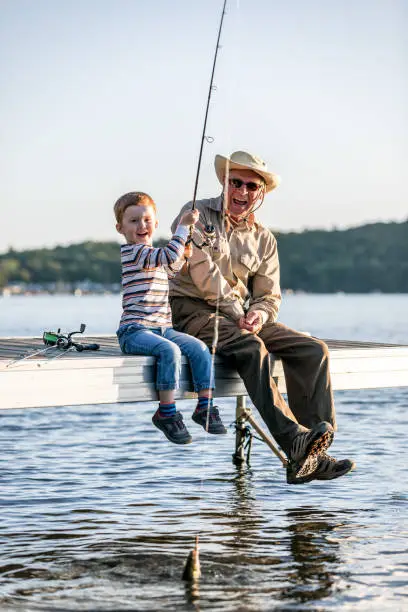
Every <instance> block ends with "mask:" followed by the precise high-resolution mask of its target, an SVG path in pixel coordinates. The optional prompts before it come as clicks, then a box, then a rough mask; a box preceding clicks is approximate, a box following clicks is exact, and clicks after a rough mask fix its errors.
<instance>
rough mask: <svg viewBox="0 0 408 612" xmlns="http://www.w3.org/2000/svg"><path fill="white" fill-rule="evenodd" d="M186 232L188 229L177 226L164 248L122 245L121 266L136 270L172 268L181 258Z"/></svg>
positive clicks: (183, 226)
mask: <svg viewBox="0 0 408 612" xmlns="http://www.w3.org/2000/svg"><path fill="white" fill-rule="evenodd" d="M188 231H189V228H188V227H187V226H186V225H178V226H177V227H176V229H175V232H174V234H173V236H172V237H171V239H170V242H169V243H168V244H167V245H166V246H165V247H152V246H149V245H146V244H126V245H123V246H122V263H123V265H124V266H126V265H129V266H132V268H136V269H138V270H154V269H156V268H160V267H165V268H166V269H168V268H169V267H171V268H173V266H174V264H175V263H176V262H177V261H178V260H180V259H181V258H182V257H183V254H184V245H185V243H186V240H187V237H188Z"/></svg>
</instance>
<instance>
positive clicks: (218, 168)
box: [214, 155, 280, 193]
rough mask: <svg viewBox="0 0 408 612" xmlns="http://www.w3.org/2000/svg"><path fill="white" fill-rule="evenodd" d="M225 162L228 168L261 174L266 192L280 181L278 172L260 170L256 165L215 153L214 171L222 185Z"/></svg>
mask: <svg viewBox="0 0 408 612" xmlns="http://www.w3.org/2000/svg"><path fill="white" fill-rule="evenodd" d="M227 163H228V165H229V170H252V172H255V173H256V174H259V176H261V177H262V178H263V180H264V181H265V187H266V189H265V190H266V192H267V193H268V192H269V191H272V190H273V189H275V188H276V187H277V186H278V185H279V183H280V176H279V175H278V174H275V173H274V172H265V171H264V170H261V169H259V168H258V167H256V166H252V165H247V164H238V163H237V162H233V161H231V160H230V159H229V158H228V157H224V156H223V155H216V156H215V160H214V166H215V173H216V175H217V178H218V180H219V181H220V183H221V185H224V177H225V170H226V167H227Z"/></svg>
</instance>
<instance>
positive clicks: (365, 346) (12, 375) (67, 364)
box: [0, 336, 408, 409]
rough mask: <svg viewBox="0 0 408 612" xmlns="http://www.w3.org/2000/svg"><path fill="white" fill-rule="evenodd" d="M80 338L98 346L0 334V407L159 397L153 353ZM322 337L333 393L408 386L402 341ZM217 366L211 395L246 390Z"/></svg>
mask: <svg viewBox="0 0 408 612" xmlns="http://www.w3.org/2000/svg"><path fill="white" fill-rule="evenodd" d="M81 342H92V343H94V342H96V343H98V344H100V347H101V348H100V350H99V351H86V352H82V353H79V352H77V351H75V350H73V351H62V350H60V349H52V350H50V351H47V352H46V353H40V354H37V355H32V356H31V354H32V353H34V352H36V351H40V350H43V349H44V348H45V347H44V344H43V341H42V338H0V409H10V408H31V407H45V406H50V407H51V406H66V405H86V404H111V403H118V402H119V403H122V402H140V401H150V400H155V399H156V398H157V393H156V391H155V388H154V379H155V359H154V358H153V357H142V356H131V355H123V354H122V353H121V351H120V348H119V346H118V342H117V339H116V336H92V337H90V336H87V337H86V338H85V337H81ZM326 342H327V344H328V346H329V350H330V358H331V373H332V380H333V388H334V389H335V390H340V389H359V388H366V389H372V388H382V387H408V346H405V345H394V344H382V343H377V342H359V341H345V340H332V339H330V340H326ZM26 356H28V358H26V359H23V357H26ZM15 360H17V361H15ZM271 361H272V367H273V377H274V379H275V380H276V382H277V384H278V387H279V389H280V390H281V391H282V392H285V390H286V389H285V380H284V375H283V368H282V364H281V363H280V361H279V360H275V359H274V358H273V356H271ZM215 366H216V392H215V396H216V397H238V396H242V395H246V389H245V387H244V384H243V382H242V380H241V379H240V377H239V375H238V373H237V372H236V371H235V370H234V369H233V368H231V367H228V364H226V363H225V362H223V361H222V360H221V359H220V358H218V357H217V358H216V362H215ZM192 395H193V394H192V382H191V376H190V372H189V368H188V364H187V362H186V360H184V361H183V367H182V376H181V388H180V390H179V391H178V392H177V398H179V399H180V398H185V397H191V396H192Z"/></svg>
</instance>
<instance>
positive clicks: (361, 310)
mask: <svg viewBox="0 0 408 612" xmlns="http://www.w3.org/2000/svg"><path fill="white" fill-rule="evenodd" d="M119 311H120V297H119V296H101V297H95V296H89V297H81V298H75V297H66V296H59V297H50V296H42V297H15V298H3V299H0V336H5V335H40V334H41V333H42V331H43V330H45V329H55V328H57V327H61V328H62V329H63V331H71V330H73V329H74V328H78V327H79V324H80V323H82V322H84V323H86V324H87V332H88V333H89V334H95V333H113V332H114V331H115V328H116V325H117V320H118V316H119ZM407 313H408V295H365V296H357V295H353V296H347V295H338V296H337V295H335V296H333V295H330V296H311V295H289V296H285V298H284V303H283V307H282V311H281V317H280V318H281V320H282V321H283V322H285V323H287V324H289V325H291V326H293V327H297V328H298V329H301V330H303V331H309V332H311V333H313V334H315V335H319V336H321V337H326V338H328V337H330V338H341V339H361V340H375V341H382V342H395V343H405V344H408V315H407ZM407 382H408V381H407ZM61 393H63V389H61ZM218 403H219V406H220V408H221V413H222V415H223V418H224V421H225V422H226V423H228V424H229V423H231V422H232V421H233V419H234V408H235V404H234V401H233V400H232V399H231V400H228V399H227V400H225V399H222V400H220V401H219V402H218ZM336 405H337V412H338V424H339V431H338V432H337V435H336V439H335V441H334V443H333V445H332V447H331V451H330V452H331V454H333V455H334V456H336V457H339V458H340V457H347V456H349V457H353V458H354V459H355V461H356V462H357V470H356V471H355V472H353V473H352V474H350V475H348V476H346V477H344V478H340V479H338V480H336V481H332V482H328V483H327V482H326V483H325V482H314V483H311V484H309V485H304V486H297V487H296V486H292V487H289V486H288V485H286V484H285V478H284V476H285V475H284V470H283V469H282V468H281V467H280V464H279V462H278V460H277V459H276V458H275V457H274V456H273V455H272V454H271V452H270V451H269V450H268V448H267V447H266V446H265V445H264V444H263V443H261V442H260V441H258V440H255V441H254V445H253V452H252V460H251V466H250V467H247V466H245V467H244V468H242V469H239V468H237V467H235V466H234V465H233V463H232V462H231V454H232V452H233V447H234V433H233V429H232V428H231V429H230V433H229V434H228V435H227V436H219V437H216V436H212V437H209V436H205V434H204V432H203V431H202V430H201V429H200V428H199V427H198V426H197V425H195V424H194V423H193V422H192V421H191V419H190V413H191V412H192V409H193V404H192V402H191V401H190V402H189V401H183V402H180V403H179V407H180V408H181V410H182V411H183V413H184V417H185V419H186V421H187V423H188V426H189V429H190V431H191V433H192V435H193V438H194V441H193V444H191V445H189V446H187V447H185V448H179V447H176V446H174V445H172V444H170V443H169V442H167V441H166V440H165V439H164V438H163V437H162V436H161V434H160V433H159V432H158V431H157V430H156V429H155V428H153V426H152V424H151V421H150V419H151V415H152V413H153V411H154V409H155V405H154V404H153V403H145V404H138V405H136V404H127V405H121V406H118V405H111V406H85V407H64V408H55V409H49V408H48V409H30V410H13V411H7V412H3V413H2V414H1V415H0V416H1V425H2V426H1V428H0V461H1V469H0V505H1V515H0V517H1V522H0V553H1V555H0V610H27V611H31V610H33V611H34V610H36V611H37V610H98V611H99V610H100V611H102V610H103V611H105V610H168V611H174V610H177V611H178V610H211V611H220V612H221V611H222V612H224V611H225V612H232V611H234V612H237V611H238V612H247V611H248V612H249V611H251V612H252V611H253V612H256V611H264V610H268V611H269V610H279V611H280V610H282V611H283V610H285V611H292V610H312V611H316V612H317V611H319V612H322V611H326V610H327V611H328V610H341V611H342V612H343V611H348V610H352V611H354V610H358V611H360V610H370V611H391V610H392V611H403V610H407V609H408V521H407V519H408V511H407V505H408V486H407V481H408V468H407V459H406V456H407V442H406V436H407V433H408V428H407V424H408V416H407V415H408V389H407V388H405V389H381V390H371V391H365V390H360V391H347V392H346V391H343V392H337V393H336ZM197 533H199V535H200V544H201V564H202V573H203V575H202V579H201V581H200V583H199V586H198V587H196V588H194V589H191V588H188V587H186V586H185V585H184V584H183V582H182V581H181V579H180V577H181V573H182V570H183V566H184V562H185V560H186V557H187V553H188V551H189V550H190V549H191V548H192V546H193V542H194V537H195V535H196V534H197Z"/></svg>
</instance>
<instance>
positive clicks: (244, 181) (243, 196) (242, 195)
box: [227, 169, 264, 220]
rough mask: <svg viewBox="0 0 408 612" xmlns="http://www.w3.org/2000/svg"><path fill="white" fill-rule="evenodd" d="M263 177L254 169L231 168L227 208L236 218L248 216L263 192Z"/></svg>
mask: <svg viewBox="0 0 408 612" xmlns="http://www.w3.org/2000/svg"><path fill="white" fill-rule="evenodd" d="M263 186H264V182H263V180H262V177H260V176H259V174H257V173H256V172H253V171H252V170H236V169H234V170H230V172H229V183H228V198H227V210H228V212H229V214H230V216H231V217H233V218H234V219H237V220H239V219H242V218H243V217H246V216H247V215H248V214H249V213H250V212H251V210H252V208H253V207H254V206H255V204H256V203H257V200H258V198H259V196H260V194H261V193H262V190H263Z"/></svg>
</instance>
